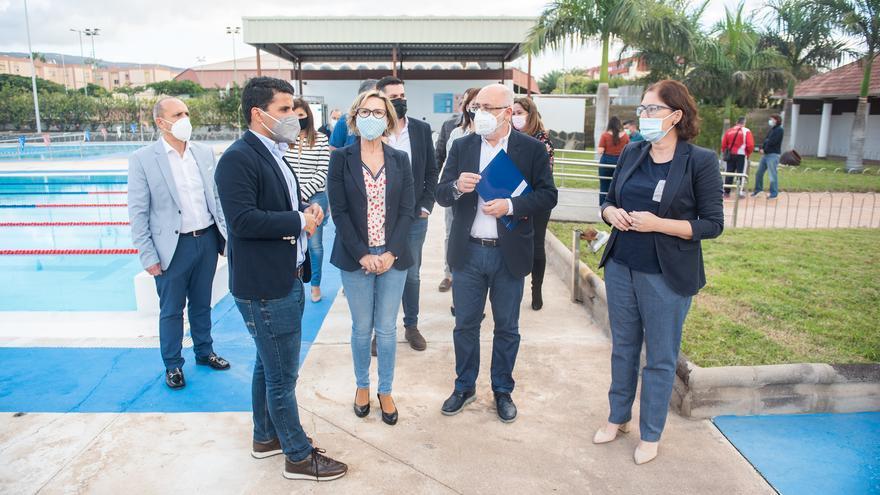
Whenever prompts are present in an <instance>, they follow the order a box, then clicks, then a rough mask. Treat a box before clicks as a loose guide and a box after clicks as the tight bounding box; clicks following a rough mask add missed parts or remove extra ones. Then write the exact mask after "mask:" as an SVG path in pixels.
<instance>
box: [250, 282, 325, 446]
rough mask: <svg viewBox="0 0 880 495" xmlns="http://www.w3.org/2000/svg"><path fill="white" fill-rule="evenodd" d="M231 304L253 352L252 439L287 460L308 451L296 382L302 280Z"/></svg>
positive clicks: (303, 302) (299, 342)
mask: <svg viewBox="0 0 880 495" xmlns="http://www.w3.org/2000/svg"><path fill="white" fill-rule="evenodd" d="M235 304H236V306H238V310H239V311H240V312H241V316H242V317H243V318H244V323H245V325H246V326H247V329H248V332H249V333H250V334H251V337H253V339H254V344H255V345H256V348H257V360H256V363H255V364H254V376H253V381H252V383H251V394H252V397H251V400H252V403H253V409H254V440H256V441H258V442H268V441H271V440H274V439H276V438H277V439H278V440H279V441H280V442H281V449H282V450H283V451H284V455H286V456H287V458H288V459H290V460H291V461H292V462H297V461H301V460H303V459H305V458H306V457H308V456H309V454H311V452H312V446H311V445H309V442H308V440H307V439H306V434H305V432H304V431H303V428H302V424H300V420H299V408H298V407H297V404H296V380H297V377H298V376H299V351H300V344H301V342H302V314H303V306H304V304H305V299H304V298H303V284H302V281H300V280H296V281H295V282H294V283H293V288H292V289H291V290H290V294H288V295H287V296H285V297H282V298H281V299H254V300H247V299H239V298H235Z"/></svg>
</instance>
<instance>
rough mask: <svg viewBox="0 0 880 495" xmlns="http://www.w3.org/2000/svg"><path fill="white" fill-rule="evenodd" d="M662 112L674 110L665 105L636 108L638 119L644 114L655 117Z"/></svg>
mask: <svg viewBox="0 0 880 495" xmlns="http://www.w3.org/2000/svg"><path fill="white" fill-rule="evenodd" d="M660 110H672V108H669V107H667V106H665V105H639V106H637V107H636V117H641V116H642V114H643V113H644V114H646V115H647V116H648V117H653V116H654V115H655V114H656V113H657V112H659V111H660Z"/></svg>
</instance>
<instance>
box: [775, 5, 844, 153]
mask: <svg viewBox="0 0 880 495" xmlns="http://www.w3.org/2000/svg"><path fill="white" fill-rule="evenodd" d="M766 9H767V11H768V12H769V13H770V14H771V15H772V16H773V17H772V19H771V21H770V23H769V25H768V29H767V30H766V32H764V33H763V34H762V36H761V39H760V41H759V43H758V46H759V48H773V49H775V50H776V51H777V52H779V54H780V55H782V57H783V58H784V60H785V68H786V69H787V72H788V88H787V90H786V97H785V107H784V110H783V122H784V123H785V125H787V126H790V123H791V119H792V115H791V106H792V102H793V101H794V89H795V85H796V84H797V83H798V82H799V81H803V80H805V79H808V78H810V77H811V76H813V75H815V74H816V73H817V72H818V71H819V69H828V68H829V67H830V66H831V65H832V64H834V63H837V62H840V60H841V58H842V56H843V55H844V54H846V53H848V52H849V50H848V49H847V47H846V44H845V43H844V42H843V41H841V40H838V39H835V37H834V31H835V29H834V27H835V26H834V22H835V20H834V16H833V13H832V11H831V9H829V8H828V7H827V6H824V5H821V4H818V3H816V2H815V1H813V0H771V1H770V3H769V4H768V5H767V6H766ZM790 130H791V127H789V131H790ZM791 139H792V135H791V132H786V133H785V142H784V144H783V147H784V148H785V149H790V148H792V147H793V146H794V143H792V141H791Z"/></svg>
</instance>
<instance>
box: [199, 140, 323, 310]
mask: <svg viewBox="0 0 880 495" xmlns="http://www.w3.org/2000/svg"><path fill="white" fill-rule="evenodd" d="M214 180H215V181H216V182H217V192H218V194H219V195H220V204H221V205H222V207H223V213H224V214H225V215H226V228H227V230H228V233H229V253H228V256H229V288H230V290H231V292H232V295H233V296H235V297H238V298H240V299H280V298H282V297H285V296H286V295H287V294H289V293H290V290H291V288H292V287H293V283H294V281H295V280H296V268H297V267H296V260H297V246H296V244H295V243H294V244H291V241H289V240H285V239H282V238H283V237H289V236H293V237H294V239H297V238H298V237H299V235H300V232H301V230H302V227H303V226H302V225H300V215H299V213H298V211H302V210H304V209H305V208H306V207H308V204H307V203H301V202H300V201H299V197H300V193H299V181H297V192H296V197H295V198H293V201H291V197H290V194H289V193H288V190H287V182H286V181H285V180H284V175H282V173H281V170H279V169H278V162H276V161H275V157H273V156H272V154H271V153H270V152H269V150H268V149H266V145H264V144H263V142H262V141H260V139H259V138H258V137H257V136H256V135H254V134H253V133H252V131H248V132H245V133H244V136H242V137H241V139H239V140H237V141H235V142H234V143H232V145H231V146H229V148H227V149H226V151H225V152H224V153H223V156H221V157H220V161H219V162H217V170H216V172H215V173H214ZM295 242H298V241H295ZM303 269H304V270H305V272H304V276H303V281H304V282H308V281H309V280H310V279H311V263H310V261H309V255H308V251H306V260H305V262H304V263H303Z"/></svg>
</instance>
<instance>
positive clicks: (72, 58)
mask: <svg viewBox="0 0 880 495" xmlns="http://www.w3.org/2000/svg"><path fill="white" fill-rule="evenodd" d="M40 54H41V55H43V56H44V57H46V61H47V62H49V61H52V60H55V61H56V62H57V63H58V64H61V54H60V53H50V52H40ZM0 55H6V56H7V57H19V58H28V54H27V52H0ZM87 60H90V59H89V58H88V57H86V59H83V58H81V57H80V56H79V55H68V54H66V53H65V54H64V62H65V63H68V64H83V63H86V61H87ZM139 65H158V66H159V67H167V68H169V69H171V70H175V71H178V72H180V71H182V70H183V69H182V68H179V67H172V66H170V65H164V64H138V63H133V62H110V61H107V60H101V59H98V66H100V67H118V68H120V69H133V68H137V67H138V66H139Z"/></svg>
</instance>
